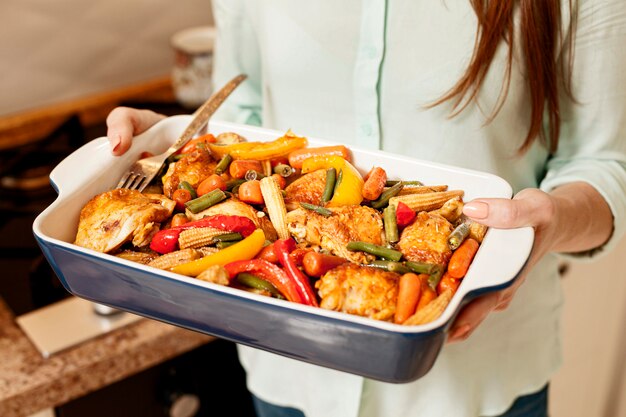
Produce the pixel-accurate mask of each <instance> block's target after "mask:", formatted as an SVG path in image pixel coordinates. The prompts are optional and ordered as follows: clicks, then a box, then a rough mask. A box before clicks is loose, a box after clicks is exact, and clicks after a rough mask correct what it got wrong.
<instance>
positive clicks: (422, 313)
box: [402, 289, 452, 326]
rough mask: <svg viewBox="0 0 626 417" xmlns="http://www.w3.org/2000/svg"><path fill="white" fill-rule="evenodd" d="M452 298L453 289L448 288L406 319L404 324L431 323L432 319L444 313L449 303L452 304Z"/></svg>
mask: <svg viewBox="0 0 626 417" xmlns="http://www.w3.org/2000/svg"><path fill="white" fill-rule="evenodd" d="M450 300H452V290H451V289H447V290H445V291H444V292H442V293H441V294H439V296H438V297H437V298H435V299H434V300H432V301H431V302H430V303H428V304H426V305H425V306H424V307H422V308H421V309H419V310H418V311H417V312H416V313H415V314H413V315H412V316H411V317H409V318H408V319H406V321H405V322H404V323H402V324H404V325H408V326H416V325H418V324H426V323H430V322H431V321H434V320H436V319H437V318H438V317H439V316H441V313H443V311H444V310H445V309H446V307H447V306H448V304H450Z"/></svg>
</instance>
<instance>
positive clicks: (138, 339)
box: [0, 299, 213, 417]
mask: <svg viewBox="0 0 626 417" xmlns="http://www.w3.org/2000/svg"><path fill="white" fill-rule="evenodd" d="M211 340H213V338H212V337H210V336H206V335H202V334H200V333H196V332H192V331H189V330H184V329H181V328H178V327H175V326H171V325H169V324H165V323H160V322H157V321H153V320H149V319H141V320H139V321H138V322H135V323H132V324H130V325H128V326H126V327H123V328H121V329H118V330H115V331H112V332H110V333H108V334H106V335H103V336H100V337H97V338H95V339H92V340H90V341H88V342H85V343H83V344H80V345H78V346H75V347H73V348H70V349H68V350H65V351H62V352H60V353H57V354H55V355H53V356H51V357H50V358H47V359H44V358H43V357H42V356H41V354H40V353H39V351H38V350H37V349H36V348H35V347H34V346H33V344H32V343H31V342H30V340H29V339H28V337H27V336H26V335H25V334H24V333H23V332H22V330H21V328H20V327H19V326H18V324H17V323H16V322H15V317H14V316H13V314H12V313H11V311H10V310H9V308H8V307H7V305H6V304H5V303H4V302H3V301H2V299H0V416H2V417H14V416H28V415H30V414H33V413H35V412H37V411H39V410H42V409H45V408H50V407H55V406H59V405H61V404H64V403H67V402H69V401H71V400H73V399H76V398H79V397H81V396H83V395H85V394H87V393H89V392H92V391H95V390H97V389H99V388H102V387H104V386H106V385H109V384H111V383H114V382H116V381H119V380H122V379H124V378H126V377H128V376H130V375H133V374H135V373H137V372H140V371H142V370H144V369H147V368H150V367H151V366H154V365H157V364H159V363H161V362H164V361H166V360H168V359H171V358H173V357H175V356H178V355H180V354H182V353H185V352H188V351H190V350H192V349H194V348H196V347H199V346H201V345H203V344H205V343H208V342H210V341H211Z"/></svg>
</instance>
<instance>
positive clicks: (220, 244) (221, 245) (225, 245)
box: [215, 240, 238, 249]
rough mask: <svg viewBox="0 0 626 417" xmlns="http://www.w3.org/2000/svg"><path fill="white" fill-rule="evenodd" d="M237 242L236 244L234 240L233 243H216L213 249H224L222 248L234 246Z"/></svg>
mask: <svg viewBox="0 0 626 417" xmlns="http://www.w3.org/2000/svg"><path fill="white" fill-rule="evenodd" d="M237 242H238V240H234V241H231V242H217V243H216V244H215V247H216V248H218V249H224V248H227V247H229V246H232V245H234V244H235V243H237Z"/></svg>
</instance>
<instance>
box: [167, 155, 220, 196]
mask: <svg viewBox="0 0 626 417" xmlns="http://www.w3.org/2000/svg"><path fill="white" fill-rule="evenodd" d="M216 165H217V162H216V161H215V160H214V159H213V158H212V157H211V155H209V152H207V151H206V150H203V149H196V150H195V151H193V152H192V153H190V154H189V155H187V156H184V157H183V158H181V159H180V160H179V161H178V162H176V163H175V164H170V166H169V168H168V170H167V172H166V173H165V175H164V176H163V194H165V195H166V196H167V197H170V198H171V197H172V194H173V193H174V191H176V189H177V188H178V185H179V184H180V183H181V182H183V181H187V182H188V183H189V184H190V185H191V186H192V187H194V188H196V187H198V185H199V184H200V183H201V182H202V181H203V180H205V179H206V178H208V177H209V176H210V175H212V174H213V173H214V172H215V166H216Z"/></svg>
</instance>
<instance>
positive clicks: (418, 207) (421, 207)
mask: <svg viewBox="0 0 626 417" xmlns="http://www.w3.org/2000/svg"><path fill="white" fill-rule="evenodd" d="M457 196H459V197H461V196H463V191H461V190H452V191H442V192H436V193H424V194H409V195H400V196H396V197H391V199H390V200H389V204H393V205H394V206H397V205H398V202H400V201H401V202H403V203H404V204H406V205H407V206H409V207H410V208H411V209H412V210H415V211H417V212H420V211H430V210H435V209H438V208H440V207H441V206H443V205H444V203H445V202H446V201H448V200H450V199H451V198H454V197H457Z"/></svg>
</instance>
